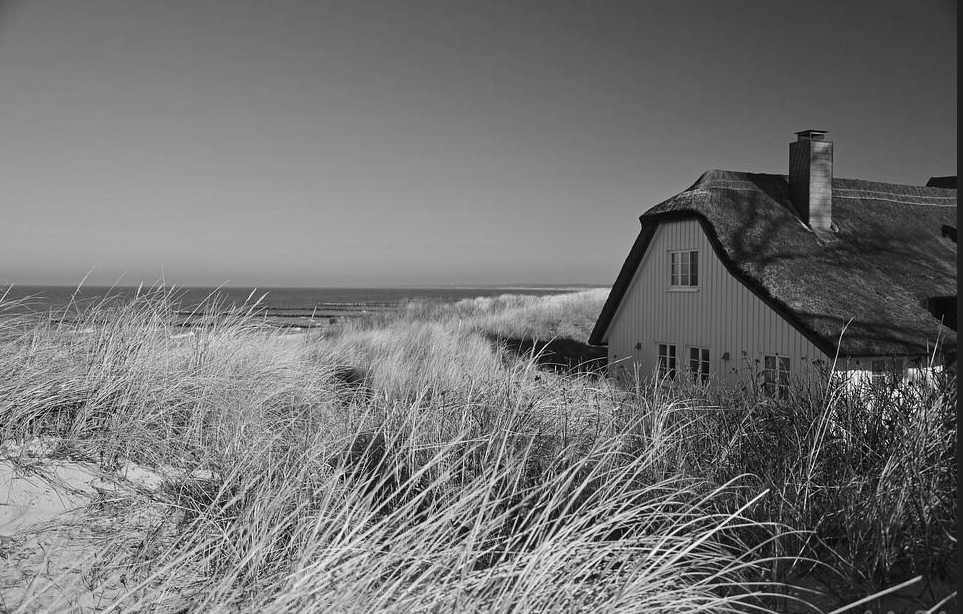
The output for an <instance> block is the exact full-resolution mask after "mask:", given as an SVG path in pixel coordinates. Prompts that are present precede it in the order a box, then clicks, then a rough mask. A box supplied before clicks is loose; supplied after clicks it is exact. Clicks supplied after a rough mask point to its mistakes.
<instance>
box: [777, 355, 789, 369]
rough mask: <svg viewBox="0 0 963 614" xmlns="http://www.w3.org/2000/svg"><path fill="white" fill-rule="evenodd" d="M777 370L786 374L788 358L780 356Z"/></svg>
mask: <svg viewBox="0 0 963 614" xmlns="http://www.w3.org/2000/svg"><path fill="white" fill-rule="evenodd" d="M779 370H780V371H785V372H787V373H788V372H789V359H788V358H783V357H782V356H780V357H779Z"/></svg>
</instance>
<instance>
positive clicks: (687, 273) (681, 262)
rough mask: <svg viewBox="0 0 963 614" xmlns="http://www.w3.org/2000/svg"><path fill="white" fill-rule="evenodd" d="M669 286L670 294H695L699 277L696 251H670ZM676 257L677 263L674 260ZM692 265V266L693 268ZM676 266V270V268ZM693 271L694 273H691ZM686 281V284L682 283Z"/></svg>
mask: <svg viewBox="0 0 963 614" xmlns="http://www.w3.org/2000/svg"><path fill="white" fill-rule="evenodd" d="M668 251H669V286H668V290H669V291H671V292H697V291H698V290H699V277H700V275H701V271H700V266H699V263H700V261H701V260H702V259H701V258H700V257H699V250H698V249H670V250H668ZM677 257H678V261H677V260H676V258H677ZM693 263H694V266H693ZM677 265H678V269H677V268H676V266H677ZM693 269H694V271H693ZM677 281H678V283H676V282H677ZM684 281H688V283H683V282H684Z"/></svg>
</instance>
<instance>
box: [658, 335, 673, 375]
mask: <svg viewBox="0 0 963 614" xmlns="http://www.w3.org/2000/svg"><path fill="white" fill-rule="evenodd" d="M675 359H676V356H675V346H674V345H671V344H668V343H660V344H659V379H665V378H669V379H675Z"/></svg>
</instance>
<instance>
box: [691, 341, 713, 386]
mask: <svg viewBox="0 0 963 614" xmlns="http://www.w3.org/2000/svg"><path fill="white" fill-rule="evenodd" d="M689 373H691V374H692V378H693V379H694V380H695V381H696V382H698V383H700V384H702V383H705V382H706V380H708V379H709V348H697V347H690V348H689Z"/></svg>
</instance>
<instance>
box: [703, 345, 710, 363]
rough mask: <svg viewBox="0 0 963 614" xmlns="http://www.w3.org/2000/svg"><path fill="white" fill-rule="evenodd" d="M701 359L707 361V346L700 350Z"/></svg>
mask: <svg viewBox="0 0 963 614" xmlns="http://www.w3.org/2000/svg"><path fill="white" fill-rule="evenodd" d="M702 360H704V361H705V362H706V363H708V362H709V350H708V348H706V349H703V350H702Z"/></svg>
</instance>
